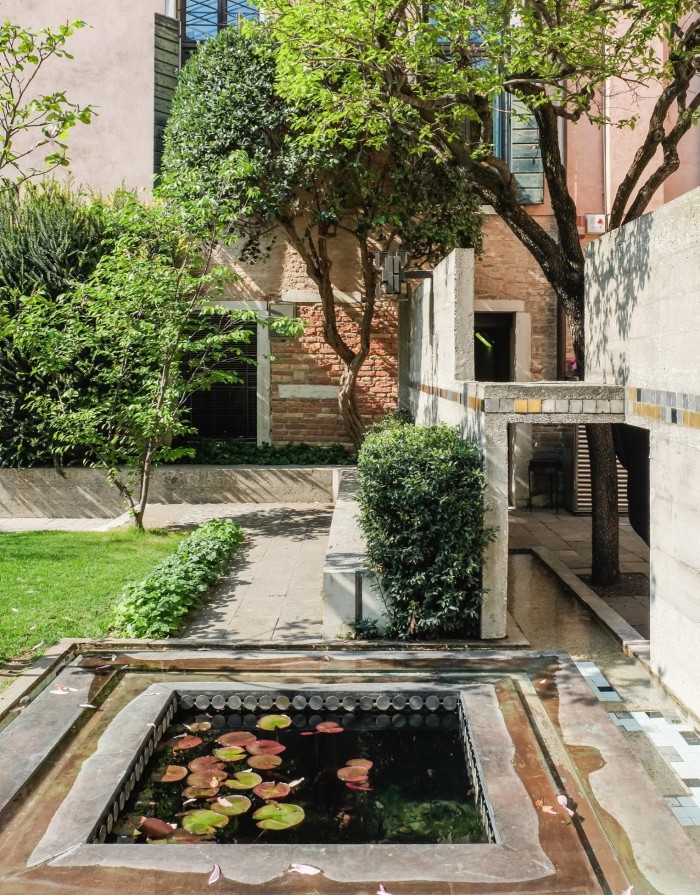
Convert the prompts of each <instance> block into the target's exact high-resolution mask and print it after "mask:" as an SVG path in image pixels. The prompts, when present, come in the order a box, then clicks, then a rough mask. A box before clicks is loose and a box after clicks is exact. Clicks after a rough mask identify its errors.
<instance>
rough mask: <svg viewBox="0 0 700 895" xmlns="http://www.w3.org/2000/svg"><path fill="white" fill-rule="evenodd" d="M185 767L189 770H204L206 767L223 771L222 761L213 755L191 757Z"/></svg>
mask: <svg viewBox="0 0 700 895" xmlns="http://www.w3.org/2000/svg"><path fill="white" fill-rule="evenodd" d="M187 767H188V768H189V769H190V770H191V771H205V770H207V769H210V770H212V771H216V770H218V771H223V769H224V763H223V761H221V759H220V758H217V757H216V756H215V755H202V757H201V758H193V759H192V761H191V762H190V763H189V764H188V765H187Z"/></svg>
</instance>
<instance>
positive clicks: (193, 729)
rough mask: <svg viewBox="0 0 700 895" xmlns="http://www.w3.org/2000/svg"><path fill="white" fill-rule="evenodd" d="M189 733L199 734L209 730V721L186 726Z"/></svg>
mask: <svg viewBox="0 0 700 895" xmlns="http://www.w3.org/2000/svg"><path fill="white" fill-rule="evenodd" d="M185 727H186V728H187V730H188V731H189V732H190V733H199V732H200V731H202V730H211V721H198V722H197V723H196V724H186V725H185Z"/></svg>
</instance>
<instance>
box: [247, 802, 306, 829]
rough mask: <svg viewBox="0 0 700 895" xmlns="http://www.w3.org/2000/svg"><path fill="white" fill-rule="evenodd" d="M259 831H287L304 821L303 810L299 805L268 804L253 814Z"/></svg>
mask: <svg viewBox="0 0 700 895" xmlns="http://www.w3.org/2000/svg"><path fill="white" fill-rule="evenodd" d="M253 819H254V820H256V821H257V822H258V824H257V825H258V827H260V829H261V830H288V829H289V828H290V827H295V826H296V825H297V824H300V823H301V822H302V821H303V820H304V809H303V808H302V807H301V806H300V805H289V804H287V803H285V804H284V805H279V804H278V803H277V802H268V804H267V805H263V807H262V808H258V810H257V811H256V812H255V813H254V814H253Z"/></svg>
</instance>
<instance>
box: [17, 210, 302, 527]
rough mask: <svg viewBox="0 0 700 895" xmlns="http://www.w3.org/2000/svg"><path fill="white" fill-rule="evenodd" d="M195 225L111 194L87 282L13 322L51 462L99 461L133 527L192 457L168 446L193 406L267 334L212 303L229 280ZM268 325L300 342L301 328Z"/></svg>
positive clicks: (177, 213) (179, 213) (183, 430)
mask: <svg viewBox="0 0 700 895" xmlns="http://www.w3.org/2000/svg"><path fill="white" fill-rule="evenodd" d="M199 215H200V210H199V209H198V208H195V211H194V215H193V216H192V215H190V214H189V213H187V212H186V211H185V210H184V209H183V208H182V207H181V206H179V207H178V208H177V209H173V208H172V207H171V206H168V205H165V204H156V205H151V206H148V205H144V204H142V203H140V202H139V201H138V199H137V198H136V197H135V196H134V195H132V194H130V193H126V194H124V193H120V194H117V195H116V196H115V197H113V199H112V200H111V201H110V202H109V203H106V204H105V205H104V216H105V219H106V221H107V228H108V234H109V240H108V251H105V252H104V254H103V255H102V257H101V258H100V260H99V263H98V264H97V266H96V267H95V270H94V271H93V273H92V274H91V275H90V276H89V277H88V278H87V279H85V280H83V281H81V282H78V283H75V284H73V288H72V289H71V290H70V291H69V292H67V293H66V294H64V295H63V296H62V298H61V300H60V301H55V300H53V299H52V297H50V296H49V295H47V294H46V292H44V291H42V290H35V291H33V292H32V293H31V294H29V295H25V296H22V299H21V301H20V306H19V310H18V313H17V314H15V316H14V318H13V319H12V321H11V322H10V327H11V333H12V336H13V338H14V343H15V346H16V348H17V350H18V351H19V352H20V353H21V356H22V357H23V358H24V360H25V362H26V363H27V364H29V365H30V368H31V370H32V373H33V375H34V376H35V377H37V378H38V380H39V382H40V383H41V384H42V387H41V388H35V389H34V390H32V392H31V394H30V395H29V396H28V398H27V401H26V404H27V406H28V408H29V410H30V411H31V412H32V413H34V414H35V417H36V420H37V422H38V425H40V426H41V428H42V430H43V432H44V433H45V435H46V437H47V438H48V439H49V440H50V442H51V443H52V445H53V447H54V452H55V453H56V454H57V455H58V456H59V457H60V456H61V455H62V454H64V453H70V452H73V451H76V450H81V451H84V452H86V453H87V454H88V456H89V457H92V458H95V461H94V462H95V464H96V465H98V466H101V467H103V468H104V469H106V470H107V471H108V473H109V476H110V479H111V481H112V482H113V483H114V484H115V485H116V486H117V487H118V489H119V490H120V492H121V493H122V495H123V496H124V497H125V499H126V500H127V502H128V505H129V506H130V508H131V510H132V513H133V516H134V520H135V522H136V524H137V526H138V527H142V525H143V514H144V511H145V508H146V505H147V501H148V491H149V484H150V476H151V471H152V469H153V467H154V465H155V464H156V463H158V462H159V461H162V460H168V459H176V458H177V457H179V456H182V455H183V454H184V453H187V452H188V449H187V448H178V447H174V446H173V441H174V440H176V439H177V438H178V437H179V436H181V435H185V434H190V433H191V432H192V431H193V430H192V427H191V425H190V423H189V414H188V400H189V398H190V396H191V395H192V393H193V392H194V391H197V390H200V389H207V388H210V387H211V386H212V385H214V384H215V383H217V382H237V381H238V379H237V376H236V374H235V373H232V372H227V371H225V370H223V369H222V363H221V362H222V360H224V359H226V358H228V357H230V356H231V355H232V354H237V353H238V354H241V353H242V352H241V349H240V345H241V343H244V342H246V341H247V340H248V339H249V338H250V330H249V329H248V328H246V327H245V326H241V325H240V324H242V323H251V322H263V323H266V321H258V318H257V316H256V315H255V314H253V313H252V312H248V311H240V312H236V313H234V314H231V313H230V312H227V311H226V310H225V309H224V308H222V307H221V306H219V305H217V304H216V303H214V302H213V301H212V299H214V298H215V297H216V294H217V289H218V286H219V284H220V282H221V280H222V278H224V277H225V276H227V275H228V272H227V271H225V270H224V269H222V268H220V267H216V266H213V265H211V263H210V262H211V243H207V242H206V241H203V240H202V233H201V231H200V230H199V227H198V221H199ZM270 325H271V326H272V327H274V328H275V329H277V330H279V331H281V332H288V333H292V334H294V333H295V332H296V331H297V323H296V321H290V320H287V319H283V320H280V321H274V322H273V323H271V324H270ZM189 450H190V451H191V449H189ZM123 467H126V468H123Z"/></svg>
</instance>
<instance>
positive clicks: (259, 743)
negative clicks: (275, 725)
mask: <svg viewBox="0 0 700 895" xmlns="http://www.w3.org/2000/svg"><path fill="white" fill-rule="evenodd" d="M286 748H287V747H286V746H283V745H282V743H278V742H277V740H256V741H255V742H254V743H246V749H247V750H248V752H250V754H251V755H280V754H281V753H282V752H284V751H285V750H286Z"/></svg>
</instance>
